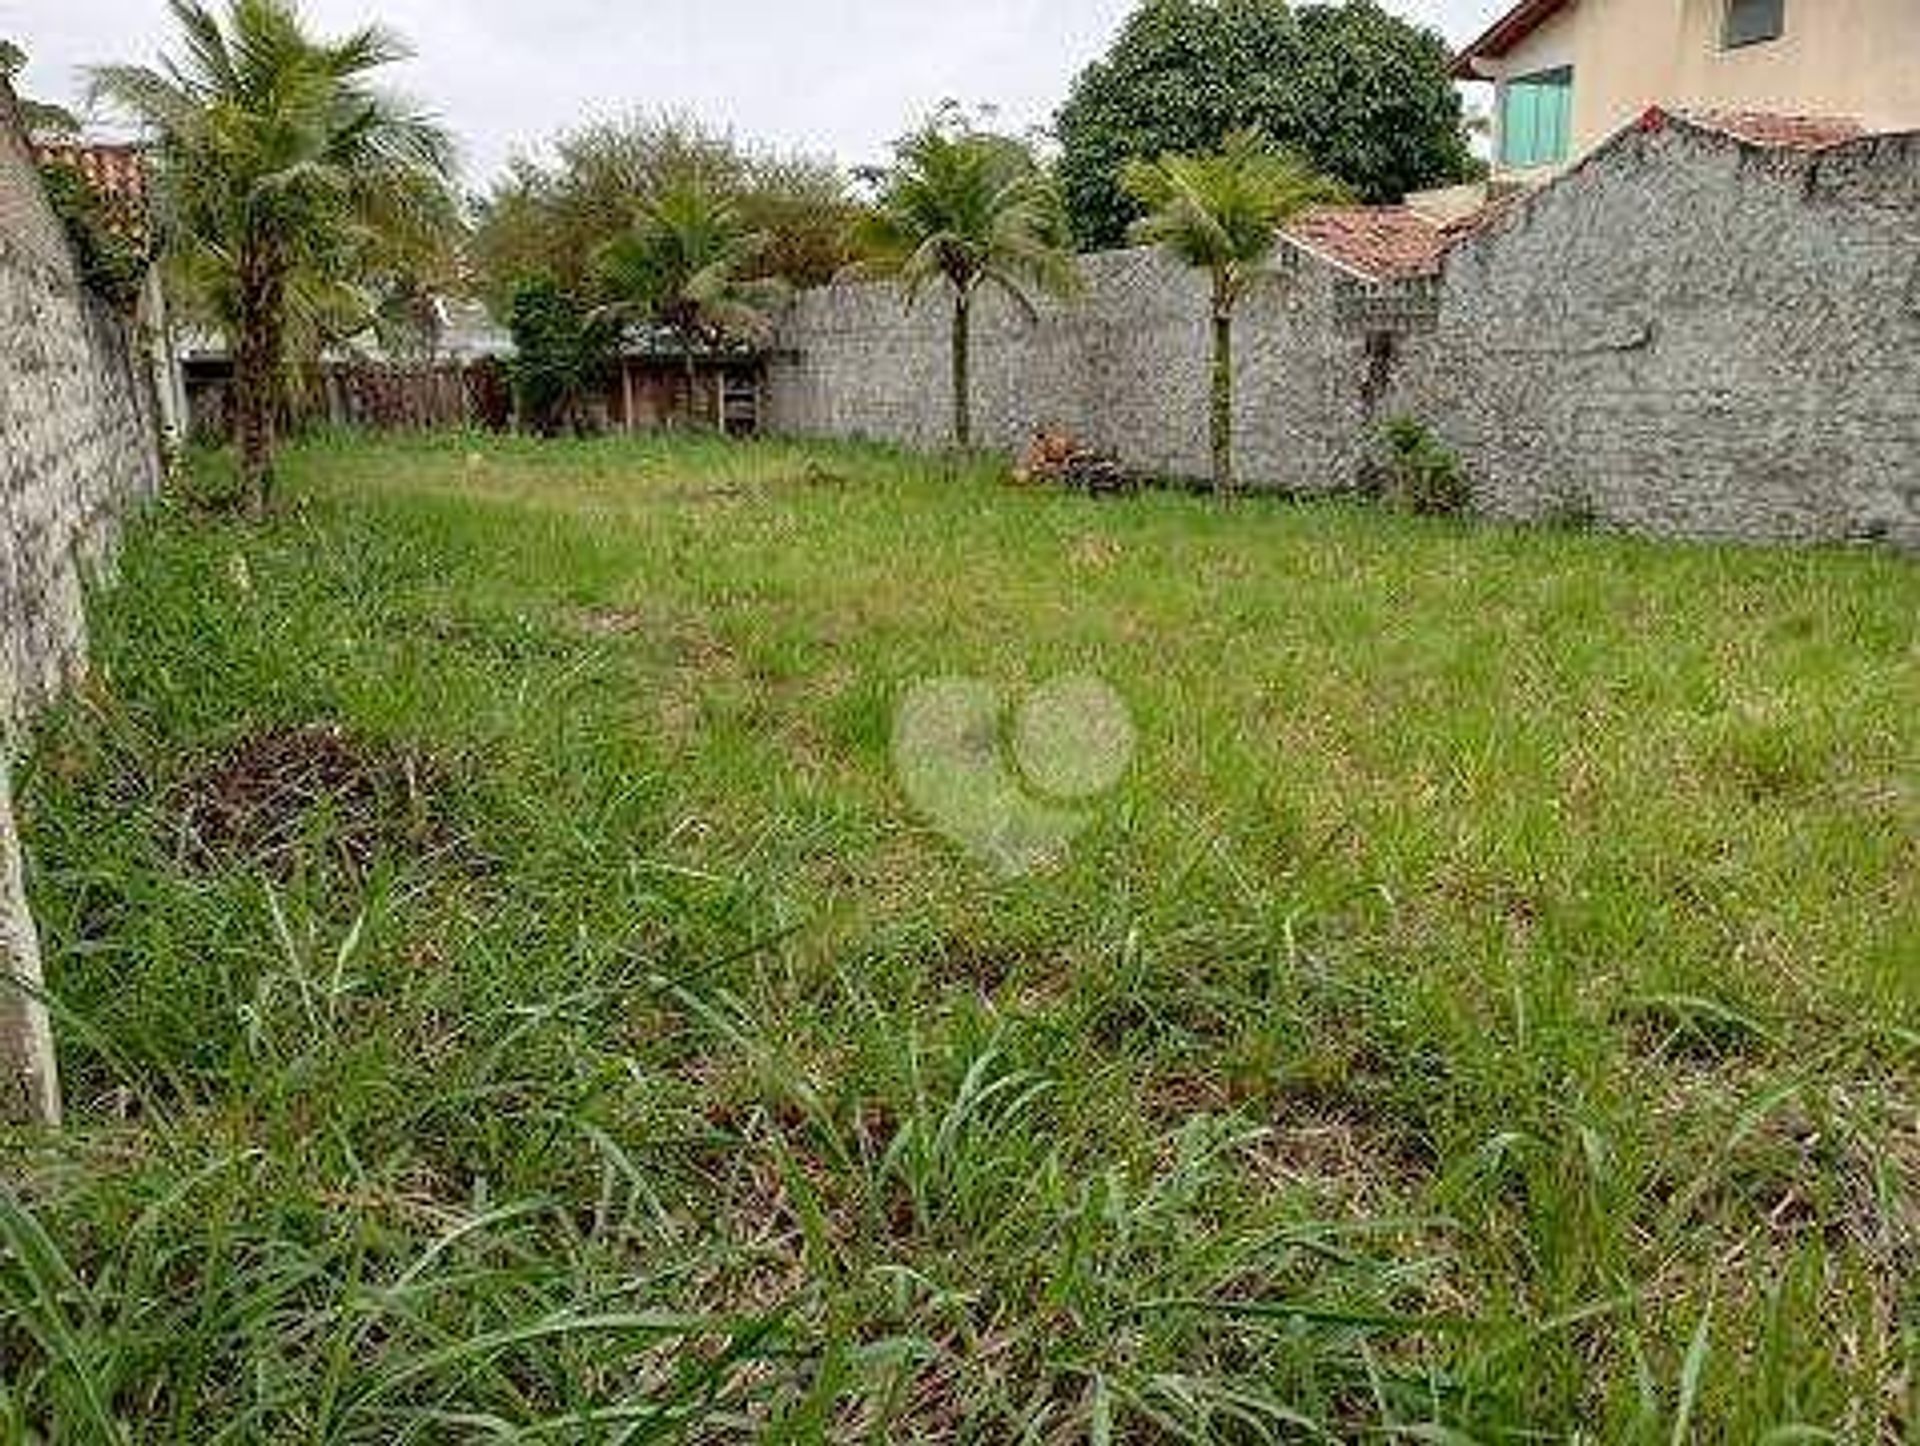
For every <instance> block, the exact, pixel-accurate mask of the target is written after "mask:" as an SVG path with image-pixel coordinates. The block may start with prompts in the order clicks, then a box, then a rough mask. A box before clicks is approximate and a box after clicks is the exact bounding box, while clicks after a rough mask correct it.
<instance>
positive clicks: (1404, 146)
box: [1058, 0, 1478, 249]
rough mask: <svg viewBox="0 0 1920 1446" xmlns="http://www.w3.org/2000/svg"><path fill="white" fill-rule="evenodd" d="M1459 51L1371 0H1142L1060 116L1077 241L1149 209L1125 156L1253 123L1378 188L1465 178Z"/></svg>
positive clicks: (1215, 136) (1387, 191) (1210, 140)
mask: <svg viewBox="0 0 1920 1446" xmlns="http://www.w3.org/2000/svg"><path fill="white" fill-rule="evenodd" d="M1450 60H1451V56H1450V53H1449V51H1448V48H1447V45H1446V42H1445V41H1444V39H1442V37H1441V36H1439V35H1438V34H1437V33H1435V32H1433V31H1431V30H1427V29H1422V28H1419V27H1417V26H1414V25H1412V24H1409V23H1408V22H1406V21H1403V20H1400V19H1398V18H1397V17H1395V16H1392V15H1389V14H1388V13H1387V12H1386V11H1385V10H1383V9H1381V8H1380V6H1379V5H1378V4H1376V3H1374V0H1345V3H1338V4H1325V5H1304V6H1300V7H1298V8H1294V7H1290V6H1289V5H1288V4H1287V3H1285V0H1143V3H1141V5H1140V6H1139V8H1138V9H1137V10H1136V11H1135V12H1134V13H1133V16H1132V18H1131V19H1129V20H1128V22H1127V24H1126V26H1125V28H1124V29H1123V30H1122V31H1121V33H1120V35H1119V38H1118V39H1117V40H1116V41H1115V42H1114V45H1113V48H1112V49H1111V50H1110V51H1109V53H1108V54H1107V56H1106V57H1105V58H1104V59H1102V60H1100V61H1098V62H1096V63H1095V64H1094V65H1093V66H1091V67H1090V68H1089V69H1087V70H1086V71H1085V72H1084V73H1083V74H1082V75H1081V76H1080V78H1079V80H1078V81H1077V82H1076V83H1075V85H1074V88H1073V93H1072V95H1071V97H1070V98H1069V99H1068V101H1067V103H1066V105H1065V106H1064V107H1063V108H1062V110H1061V112H1060V115H1059V120H1058V130H1059V137H1060V142H1061V146H1062V156H1061V160H1060V176H1061V181H1062V184H1063V186H1064V188H1065V191H1066V197H1067V205H1068V209H1069V211H1070V213H1071V215H1072V218H1073V229H1074V235H1075V238H1076V239H1077V240H1078V242H1079V244H1080V245H1081V246H1082V247H1084V248H1086V249H1097V248H1101V247H1107V246H1115V245H1118V244H1120V242H1121V240H1122V238H1123V237H1124V236H1125V235H1126V232H1127V227H1128V226H1129V225H1130V224H1131V223H1132V222H1133V221H1134V220H1136V219H1137V218H1138V216H1139V214H1140V213H1139V208H1138V206H1137V204H1136V203H1134V202H1133V201H1132V199H1131V198H1130V197H1129V196H1128V195H1127V193H1126V191H1125V190H1124V189H1123V188H1122V186H1121V184H1120V176H1121V173H1122V171H1123V169H1124V168H1125V166H1126V164H1127V162H1129V161H1132V160H1143V159H1145V160H1151V159H1152V158H1154V157H1156V156H1160V155H1164V154H1166V153H1168V152H1193V153H1199V152H1206V151H1210V150H1213V149H1215V148H1216V147H1217V146H1219V144H1220V142H1221V140H1222V138H1223V137H1225V136H1226V135H1227V134H1228V133H1229V132H1231V131H1234V130H1240V129H1245V128H1249V127H1257V128H1258V129H1260V130H1262V131H1263V132H1265V134H1266V135H1267V136H1268V137H1269V138H1270V139H1272V140H1273V141H1274V142H1275V143H1276V144H1278V145H1281V146H1284V147H1287V148H1289V149H1292V150H1296V151H1298V152H1299V153H1300V154H1301V155H1302V156H1303V157H1304V158H1305V159H1306V160H1307V161H1308V162H1310V163H1311V164H1312V165H1313V166H1314V168H1315V169H1317V170H1319V171H1321V172H1324V173H1325V174H1327V175H1329V176H1332V177H1335V178H1336V179H1338V180H1340V181H1342V182H1344V183H1345V184H1346V185H1347V186H1349V187H1350V188H1351V189H1352V190H1353V191H1355V192H1356V193H1357V194H1359V195H1360V196H1361V197H1362V198H1364V199H1366V200H1368V201H1397V200H1399V199H1400V198H1401V197H1402V196H1403V195H1404V194H1406V193H1407V192H1408V191H1412V190H1417V189H1419V188H1421V187H1423V186H1431V185H1442V184H1447V183H1450V182H1453V181H1457V180H1461V179H1465V178H1467V177H1469V176H1471V175H1473V174H1474V173H1475V171H1476V168H1477V164H1478V163H1477V162H1476V161H1475V160H1474V158H1473V155H1472V151H1471V149H1470V146H1469V143H1468V139H1467V136H1466V132H1465V129H1464V126H1463V122H1462V113H1461V102H1460V96H1459V93H1458V91H1457V90H1456V89H1455V87H1454V84H1453V82H1452V81H1451V80H1450V79H1449V78H1448V74H1447V71H1448V65H1449V63H1450Z"/></svg>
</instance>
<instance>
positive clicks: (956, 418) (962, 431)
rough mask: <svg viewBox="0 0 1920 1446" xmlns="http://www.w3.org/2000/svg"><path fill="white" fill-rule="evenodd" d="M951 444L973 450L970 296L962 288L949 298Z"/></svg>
mask: <svg viewBox="0 0 1920 1446" xmlns="http://www.w3.org/2000/svg"><path fill="white" fill-rule="evenodd" d="M953 445H954V447H955V448H956V449H957V450H958V451H962V452H966V451H970V450H972V447H973V297H972V295H971V294H970V293H969V292H967V291H966V290H964V289H961V290H958V291H956V292H955V293H954V298H953Z"/></svg>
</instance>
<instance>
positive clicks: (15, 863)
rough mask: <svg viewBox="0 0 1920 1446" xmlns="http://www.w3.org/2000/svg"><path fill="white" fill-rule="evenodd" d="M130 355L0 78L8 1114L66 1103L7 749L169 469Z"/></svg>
mask: <svg viewBox="0 0 1920 1446" xmlns="http://www.w3.org/2000/svg"><path fill="white" fill-rule="evenodd" d="M135 356H136V350H135V338H134V336H133V327H132V324H131V323H130V322H129V321H127V320H125V319H123V318H122V317H120V316H119V315H117V314H116V313H115V312H114V311H113V310H112V309H111V308H110V307H108V306H106V305H105V304H104V303H102V302H101V301H99V300H98V299H97V298H95V297H94V296H92V295H91V294H90V293H89V292H88V291H87V290H86V289H85V288H84V287H83V286H82V285H81V283H80V280H79V277H78V274H77V272H76V270H75V267H74V263H73V259H72V257H71V255H70V253H69V251H68V249H67V243H66V238H65V233H64V231H63V230H62V229H61V227H60V224H59V222H58V220H57V219H56V218H55V217H54V215H53V213H52V211H51V210H50V208H49V207H48V204H47V201H46V198H45V196H44V194H43V193H42V191H41V189H40V183H39V175H38V172H37V171H36V169H35V168H34V165H33V162H32V159H31V156H30V153H29V152H28V150H27V148H26V143H25V138H24V136H23V134H22V132H21V129H20V126H19V122H18V112H17V109H16V107H15V106H14V103H13V99H12V97H11V95H9V94H8V93H7V92H6V90H5V88H4V86H0V1117H9V1116H13V1117H26V1118H35V1119H41V1120H46V1119H50V1118H52V1117H54V1115H55V1114H56V1113H57V1095H56V1092H55V1088H54V1080H53V1074H52V1061H51V1056H50V1053H49V1052H48V1050H47V1047H46V1020H45V1014H44V1011H43V1010H41V1009H40V1008H38V1007H37V1005H36V1004H35V1003H34V1001H33V998H32V995H31V990H32V989H34V988H35V987H37V983H38V978H39V967H38V957H37V950H36V946H35V943H34V932H33V926H32V921H31V919H30V918H28V916H27V914H26V912H25V903H24V898H23V891H22V888H21V884H20V862H19V850H18V841H17V838H16V836H15V832H14V826H13V817H12V813H11V809H10V806H9V799H10V792H9V789H8V787H7V780H6V777H5V774H6V768H7V759H8V757H9V755H10V754H11V752H12V748H13V744H14V740H15V737H16V734H17V730H18V728H19V726H20V725H21V724H22V723H23V722H24V721H25V719H26V718H27V716H28V715H29V714H30V713H31V712H32V710H33V709H34V708H36V707H38V706H39V705H41V704H43V703H45V702H47V701H48V700H49V699H51V698H52V697H53V696H54V695H55V694H56V693H58V692H59V691H60V689H61V688H62V687H64V686H65V685H66V684H67V683H68V682H70V681H71V680H72V679H73V678H74V677H75V676H76V675H77V673H78V672H79V670H80V669H81V668H82V667H83V665H84V660H85V655H86V621H85V614H84V611H83V607H82V603H83V596H82V594H83V587H84V584H85V582H86V580H87V578H88V576H89V574H90V573H92V572H94V571H96V570H98V569H99V568H100V567H101V566H102V565H104V563H105V562H106V560H107V558H108V556H109V551H110V547H111V542H112V537H113V530H114V522H115V520H116V518H117V517H118V516H119V514H120V513H121V512H122V511H123V510H124V509H125V508H126V507H127V506H128V505H129V504H130V503H131V502H133V501H134V500H135V499H137V498H139V497H141V496H144V495H147V494H150V493H151V492H152V491H153V490H154V489H155V488H156V487H157V486H158V483H159V480H160V460H159V450H158V446H157V442H156V434H155V430H154V424H153V416H152V396H151V388H150V385H149V382H148V379H147V378H146V376H145V374H144V371H143V369H142V367H141V366H140V365H139V364H138V363H136V361H135ZM9 981H11V982H13V983H15V984H19V983H25V984H26V985H27V992H23V991H22V990H21V989H19V988H9V987H7V985H8V983H9Z"/></svg>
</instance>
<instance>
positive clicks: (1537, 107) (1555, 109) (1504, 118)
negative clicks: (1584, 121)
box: [1500, 69, 1573, 169]
mask: <svg viewBox="0 0 1920 1446" xmlns="http://www.w3.org/2000/svg"><path fill="white" fill-rule="evenodd" d="M1572 142H1573V72H1572V71H1571V70H1568V69H1562V70H1543V71H1541V72H1540V73H1538V74H1537V75H1522V76H1517V77H1515V78H1514V79H1512V80H1510V81H1508V82H1507V90H1506V100H1505V102H1504V104H1503V107H1502V110H1501V117H1500V159H1501V161H1502V162H1503V163H1504V164H1506V165H1508V166H1512V167H1515V168H1517V169H1524V168H1526V167H1529V166H1550V165H1558V164H1559V163H1560V162H1561V161H1564V160H1565V159H1566V158H1567V153H1568V151H1569V149H1570V148H1571V146H1572Z"/></svg>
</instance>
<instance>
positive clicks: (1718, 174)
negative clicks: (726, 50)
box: [768, 119, 1920, 548]
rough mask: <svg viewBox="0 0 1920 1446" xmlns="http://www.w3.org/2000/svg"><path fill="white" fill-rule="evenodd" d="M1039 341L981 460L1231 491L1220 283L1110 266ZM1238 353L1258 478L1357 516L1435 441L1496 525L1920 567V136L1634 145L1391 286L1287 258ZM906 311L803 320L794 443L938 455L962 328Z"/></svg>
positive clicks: (1691, 136)
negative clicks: (1220, 401) (1347, 497)
mask: <svg viewBox="0 0 1920 1446" xmlns="http://www.w3.org/2000/svg"><path fill="white" fill-rule="evenodd" d="M1086 270H1087V275H1088V287H1087V293H1086V295H1085V297H1083V298H1082V300H1081V301H1080V302H1079V303H1078V304H1077V305H1072V306H1061V305H1053V304H1050V305H1048V306H1046V307H1045V308H1043V312H1042V315H1041V318H1040V320H1039V321H1038V323H1037V324H1035V325H1031V326H1030V325H1027V324H1025V323H1024V322H1022V321H1021V320H1020V319H1019V318H1018V317H1017V316H1016V315H1015V314H1014V313H1013V311H1012V309H1011V308H1009V307H1006V306H1005V305H989V307H988V308H987V312H986V315H985V316H984V317H983V318H982V319H981V324H980V327H979V333H978V337H977V340H976V344H975V370H976V394H975V410H976V419H977V431H978V434H979V437H980V439H981V441H982V442H983V443H986V444H988V445H991V446H996V447H1000V448H1005V449H1009V450H1011V449H1014V448H1017V447H1019V446H1020V445H1022V444H1023V443H1024V441H1025V440H1026V438H1027V437H1028V436H1029V435H1030V434H1031V432H1032V430H1033V428H1034V427H1035V426H1037V425H1047V424H1051V425H1060V426H1065V427H1068V428H1070V429H1071V430H1073V431H1074V432H1075V433H1076V434H1078V435H1079V436H1080V437H1082V438H1083V439H1084V440H1086V441H1087V442H1089V443H1090V444H1092V445H1095V446H1098V447H1100V448H1103V449H1106V450H1111V451H1115V452H1118V453H1119V454H1120V455H1121V456H1122V457H1123V458H1124V459H1126V460H1127V461H1128V462H1130V463H1131V464H1133V465H1135V466H1137V467H1141V468H1144V469H1150V470H1154V471H1158V472H1163V473H1166V474H1170V475H1173V476H1180V477H1196V478H1197V477H1201V476H1203V475H1204V474H1205V472H1206V470H1207V447H1206V397H1207V367H1208V335H1207V323H1206V306H1205V300H1204V289H1203V284H1202V283H1201V282H1200V280H1199V279H1198V278H1196V277H1194V276H1192V275H1189V274H1186V273H1183V272H1182V271H1181V270H1180V268H1178V267H1176V266H1174V265H1172V264H1171V263H1169V262H1166V261H1164V260H1162V259H1160V258H1158V257H1155V256H1152V255H1149V254H1145V253H1141V252H1119V253H1112V254H1108V255H1102V256H1095V257H1090V258H1088V260H1087V265H1086ZM1277 272H1278V274H1277V275H1276V277H1275V279H1274V281H1273V283H1272V284H1271V285H1270V286H1269V287H1267V288H1266V289H1265V290H1263V291H1262V292H1260V293H1258V294H1257V295H1256V296H1255V297H1254V298H1253V299H1252V300H1250V301H1249V302H1248V303H1247V305H1246V308H1245V310H1244V311H1243V312H1242V314H1241V319H1240V322H1239V325H1238V332H1237V334H1238V338H1239V340H1238V346H1239V352H1240V361H1241V366H1240V376H1239V385H1238V393H1239V398H1238V399H1239V412H1240V433H1239V438H1238V458H1237V464H1238V467H1239V469H1240V472H1241V474H1242V476H1243V477H1245V478H1246V479H1248V480H1249V481H1250V482H1252V483H1253V484H1255V485H1265V486H1268V487H1278V488H1284V489H1288V490H1293V491H1307V492H1311V491H1336V490H1342V489H1346V488H1350V487H1353V486H1355V485H1357V484H1358V483H1359V481H1360V479H1361V477H1362V475H1363V473H1364V471H1365V463H1366V460H1367V458H1368V456H1369V455H1370V453H1371V449H1372V446H1373V438H1374V437H1375V435H1376V434H1377V431H1378V427H1379V423H1380V422H1381V421H1382V420H1384V418H1385V417H1387V416H1390V415H1394V414H1396V413H1406V414H1410V415H1413V416H1417V417H1419V418H1420V419H1421V420H1423V421H1425V422H1426V423H1428V425H1430V426H1431V427H1432V428H1433V429H1434V430H1435V431H1436V432H1437V433H1438V434H1439V435H1440V436H1441V437H1442V438H1443V439H1444V440H1445V441H1446V442H1447V443H1448V444H1449V445H1451V446H1452V447H1454V448H1455V449H1456V450H1457V451H1458V452H1459V453H1460V454H1461V455H1462V457H1463V459H1464V460H1465V462H1466V464H1467V469H1468V472H1469V474H1470V476H1471V477H1472V479H1473V482H1474V488H1475V496H1476V501H1477V503H1478V505H1479V506H1480V508H1481V509H1482V510H1484V511H1486V512H1488V513H1490V514H1492V515H1496V516H1502V517H1511V518H1522V519H1524V518H1539V517H1544V516H1548V515H1555V514H1580V515H1585V516H1591V517H1594V518H1596V519H1597V520H1599V521H1601V522H1603V523H1605V524H1609V525H1612V526H1616V527H1620V528H1624V529H1629V530H1633V531H1640V532H1646V533H1651V534H1656V535H1665V536H1686V537H1709V538H1741V539H1752V540H1766V541H1837V540H1854V539H1862V538H1880V539H1887V540H1890V541H1893V542H1894V543H1896V544H1897V545H1900V546H1903V547H1908V548H1920V383H1917V382H1916V378H1920V137H1915V136H1884V137H1872V138H1867V139H1864V140H1859V141H1854V142H1850V143H1847V144H1844V145H1840V146H1837V147H1834V148H1831V149H1828V150H1824V151H1819V152H1815V153H1805V152H1799V151H1786V150H1774V149H1764V148H1761V147H1758V146H1754V145H1751V144H1747V143H1743V142H1741V141H1739V140H1737V139H1735V138H1733V137H1731V136H1727V135H1724V134H1718V133H1714V132H1710V131H1707V130H1705V129H1704V128H1701V127H1699V126H1696V125H1692V124H1688V123H1686V122H1683V121H1680V120H1672V119H1670V120H1668V121H1667V122H1665V124H1664V126H1663V127H1662V128H1661V129H1658V130H1647V131H1642V130H1633V131H1629V132H1627V133H1625V134H1623V135H1622V136H1620V137H1618V138H1617V139H1616V140H1615V141H1614V142H1613V143H1611V144H1610V145H1609V146H1607V147H1605V148H1603V149H1602V151H1601V152H1599V153H1598V154H1596V155H1595V156H1594V157H1592V158H1590V159H1589V160H1588V161H1587V162H1586V163H1585V164H1584V165H1583V166H1582V167H1581V168H1579V169H1578V170H1577V171H1575V172H1574V173H1572V174H1571V175H1569V176H1567V177H1564V178H1563V179H1562V180H1561V181H1560V182H1558V183H1557V184H1555V185H1554V186H1551V187H1549V188H1548V189H1547V190H1545V191H1543V192H1541V193H1540V194H1539V195H1537V196H1535V197H1534V198H1532V199H1531V200H1530V201H1528V202H1525V203H1523V204H1520V205H1517V206H1513V207H1511V208H1509V209H1507V210H1505V211H1504V212H1502V213H1501V214H1500V215H1499V216H1498V217H1497V218H1496V219H1494V220H1492V221H1491V222H1490V223H1489V224H1488V226H1487V227H1486V228H1485V229H1484V230H1483V231H1481V232H1479V233H1477V234H1475V235H1473V236H1472V237H1470V238H1469V239H1468V240H1466V241H1465V242H1463V243H1462V244H1460V245H1458V246H1456V247H1455V248H1454V250H1453V251H1452V252H1451V254H1450V255H1449V256H1448V258H1447V260H1446V263H1445V265H1444V267H1443V269H1442V270H1441V273H1440V274H1439V276H1438V277H1433V278H1420V279H1416V280H1408V281H1401V282H1378V281H1371V280H1369V279H1367V278H1365V277H1361V276H1358V275H1356V274H1354V273H1353V272H1351V271H1347V270H1343V269H1340V268H1337V267H1335V266H1332V265H1329V264H1326V263H1325V262H1323V261H1321V260H1317V259H1314V258H1312V257H1309V256H1305V255H1302V254H1300V253H1298V252H1294V251H1291V250H1289V251H1288V252H1287V253H1286V254H1285V256H1283V258H1282V260H1281V262H1280V263H1279V265H1278V267H1277ZM941 301H942V298H941V297H940V293H939V292H938V291H937V290H936V289H930V290H929V292H928V293H927V300H926V301H925V302H923V303H922V305H921V306H920V307H919V308H917V309H916V310H915V311H914V312H912V313H911V314H909V313H907V312H905V311H904V310H903V309H902V307H901V304H900V301H899V299H898V296H897V294H896V293H894V292H892V291H891V290H889V289H888V288H885V287H872V286H847V285H842V286H835V287H830V288H826V289H824V290H821V291H817V292H811V293H808V294H806V295H803V296H801V297H800V298H798V299H797V301H796V303H795V305H794V308H793V311H792V313H791V315H790V317H789V320H788V324H787V326H786V328H785V332H784V336H783V342H782V345H783V347H784V348H785V358H784V360H781V361H779V362H777V363H776V364H775V365H774V367H773V369H772V373H771V376H770V385H769V392H770V399H769V408H768V410H769V421H770V425H771V426H772V427H773V428H774V429H776V430H780V431H786V432H791V433H795V434H801V435H834V436H867V437H875V438H880V439H886V440H894V441H901V442H907V443H912V444H921V445H925V444H934V443H938V442H940V441H942V440H943V439H944V438H945V436H946V432H947V421H946V418H947V407H948V403H947V383H946V377H947V362H946V335H947V324H948V321H947V313H946V310H945V308H944V305H942V304H940V303H941Z"/></svg>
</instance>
